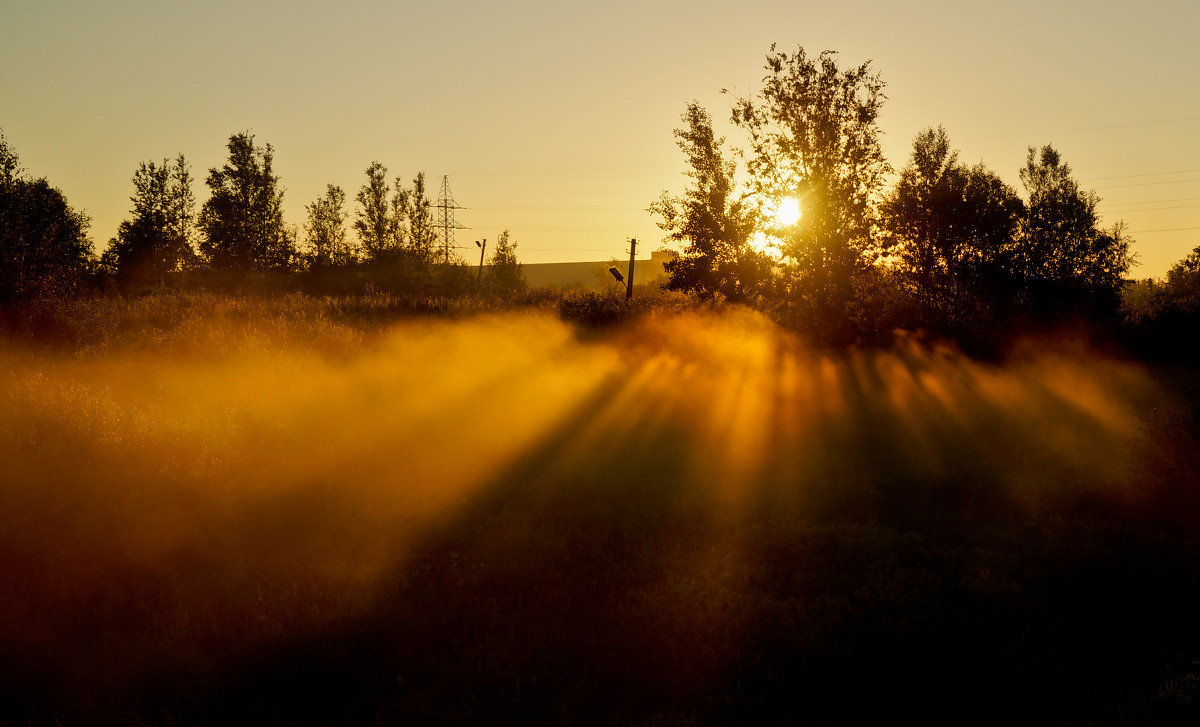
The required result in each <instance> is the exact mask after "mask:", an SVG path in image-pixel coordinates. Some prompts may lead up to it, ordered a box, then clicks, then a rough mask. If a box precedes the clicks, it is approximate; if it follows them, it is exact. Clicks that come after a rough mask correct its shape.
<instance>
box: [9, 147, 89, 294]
mask: <svg viewBox="0 0 1200 727" xmlns="http://www.w3.org/2000/svg"><path fill="white" fill-rule="evenodd" d="M89 225H90V220H89V218H88V216H87V215H86V214H84V213H83V212H79V211H76V210H74V209H72V208H71V206H70V205H69V204H67V199H66V197H65V196H64V195H63V193H62V192H61V191H60V190H58V189H56V188H54V187H52V186H50V183H49V182H48V181H46V179H44V178H42V179H30V178H28V177H27V176H25V174H24V172H23V170H22V169H21V164H20V160H19V158H18V156H17V153H16V150H15V149H13V148H12V147H10V146H9V144H8V141H7V140H6V139H5V137H4V134H3V132H0V303H8V302H13V301H18V300H23V299H28V298H32V297H35V296H39V295H59V294H62V293H65V292H67V291H69V290H70V289H71V288H72V287H73V286H74V285H75V284H76V283H77V281H78V279H79V277H80V275H81V274H82V273H84V272H86V271H87V270H88V268H89V266H90V265H91V264H92V263H93V262H94V256H93V253H92V242H91V240H90V239H89V238H88V234H87V231H88V227H89Z"/></svg>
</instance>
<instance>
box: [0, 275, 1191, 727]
mask: <svg viewBox="0 0 1200 727" xmlns="http://www.w3.org/2000/svg"><path fill="white" fill-rule="evenodd" d="M582 305H583V307H584V309H585V310H590V308H588V306H591V305H595V306H601V305H602V302H596V303H587V302H585V303H583V304H582ZM670 305H671V304H668V307H669V306H670ZM56 315H58V316H59V319H58V320H59V323H58V324H56V325H58V326H59V328H57V329H56V330H59V331H61V332H62V337H61V339H60V341H61V342H62V346H63V349H62V351H63V352H65V353H66V354H67V355H63V353H62V352H60V351H58V350H54V349H52V348H47V347H44V346H42V347H34V348H29V347H27V346H24V345H15V344H6V345H5V347H4V349H3V351H2V352H0V402H2V404H3V405H2V406H0V461H3V462H5V467H4V486H3V488H2V489H0V594H2V595H3V597H2V598H0V654H3V657H2V659H0V685H2V686H0V723H11V724H22V725H25V724H55V723H61V724H68V723H78V724H82V723H92V724H96V723H111V724H137V723H142V724H228V723H244V722H251V721H253V722H257V723H272V724H274V723H281V724H315V723H330V724H363V723H383V724H390V723H402V722H417V723H434V722H436V723H458V724H479V723H498V722H505V723H522V724H527V723H556V724H561V723H584V724H630V723H634V724H652V723H653V724H721V723H738V724H744V723H777V722H787V723H789V724H790V723H796V722H807V723H814V724H853V723H864V722H873V721H879V720H883V719H893V718H896V717H898V716H900V715H907V716H912V717H915V718H918V719H921V720H922V721H925V722H939V723H951V722H953V723H956V724H958V723H964V722H966V723H981V722H982V723H989V722H990V723H1011V722H1013V721H1016V720H1022V721H1038V722H1053V723H1079V724H1085V723H1112V722H1118V721H1123V722H1125V723H1144V724H1150V723H1170V722H1178V721H1180V720H1184V719H1189V718H1192V717H1195V716H1196V701H1195V700H1196V698H1197V696H1198V691H1197V689H1196V677H1197V674H1198V672H1197V668H1196V666H1195V662H1196V660H1197V659H1200V628H1198V627H1197V624H1196V619H1195V613H1197V612H1198V611H1197V608H1198V607H1200V577H1198V576H1200V565H1198V564H1200V557H1198V556H1200V552H1197V551H1198V550H1200V548H1198V546H1197V541H1196V539H1195V532H1196V525H1197V515H1196V512H1197V511H1196V509H1195V507H1194V506H1195V504H1196V496H1195V490H1196V486H1195V483H1196V482H1197V481H1200V461H1198V460H1197V457H1196V452H1197V443H1196V436H1197V434H1198V433H1200V431H1198V430H1197V428H1196V427H1195V426H1194V422H1195V419H1194V416H1195V412H1194V410H1193V409H1192V408H1191V405H1190V402H1189V401H1188V400H1187V399H1186V398H1183V397H1181V396H1179V395H1178V394H1177V392H1176V391H1175V389H1174V388H1172V386H1171V385H1170V383H1169V382H1168V383H1164V381H1163V380H1162V379H1161V378H1160V377H1159V376H1158V375H1157V372H1155V371H1153V370H1148V369H1145V368H1142V367H1140V366H1138V365H1136V364H1132V363H1129V362H1124V361H1120V360H1115V359H1109V358H1103V357H1099V356H1096V355H1094V354H1091V353H1089V352H1088V351H1086V350H1081V349H1073V348H1070V347H1059V348H1056V349H1049V348H1045V347H1041V348H1029V349H1024V350H1023V351H1020V352H1018V353H1016V354H1014V356H1013V357H1012V358H1011V359H1010V360H1009V361H1007V362H1005V363H1004V364H1003V365H987V364H981V363H978V362H975V361H972V360H970V359H968V358H965V357H963V356H961V355H960V354H958V353H957V352H955V351H954V350H953V349H948V348H939V347H937V346H933V345H928V344H923V343H920V342H916V341H912V340H907V339H903V340H898V341H897V342H896V344H895V346H893V347H892V348H891V349H888V350H880V351H872V352H849V353H845V354H831V353H827V352H822V351H818V350H814V349H812V348H810V347H808V346H806V345H805V344H804V343H803V342H802V341H799V340H797V339H795V338H793V337H791V336H790V335H788V334H786V333H784V332H783V331H781V330H779V329H778V328H776V327H775V326H773V325H772V324H770V323H769V322H767V321H765V320H763V319H762V318H760V317H758V316H756V315H754V314H751V313H748V312H737V311H728V312H724V313H719V312H713V311H708V312H705V311H699V312H684V311H671V310H666V309H664V308H663V307H659V308H653V307H650V308H649V309H647V310H643V311H641V313H640V314H639V315H637V316H635V317H634V318H633V319H628V320H623V321H622V322H620V323H615V324H612V325H610V326H608V327H604V326H601V327H600V328H596V327H589V328H588V330H587V333H586V335H581V333H580V330H579V329H578V328H577V327H576V326H574V325H573V324H570V323H565V322H563V320H561V318H560V317H559V315H558V312H557V311H555V310H552V309H549V307H547V308H543V309H538V308H533V309H525V310H517V311H510V312H507V313H503V314H484V313H476V312H473V311H471V310H469V309H468V308H462V309H447V310H442V311H439V314H438V315H434V316H429V315H422V316H415V317H414V316H413V315H412V314H411V309H410V308H409V307H407V304H406V303H403V304H400V303H397V302H396V300H395V299H394V298H390V297H388V296H387V295H383V294H376V295H375V296H374V297H370V296H368V297H357V298H336V297H331V298H315V297H303V296H289V297H286V298H280V299H265V298H254V297H241V296H224V295H212V294H207V293H186V294H171V295H161V296H154V297H147V298H142V299H133V298H131V299H127V300H120V299H112V300H104V301H94V302H93V303H92V304H91V307H90V308H87V309H86V310H84V309H73V310H66V311H59V312H58V313H57V314H56ZM574 318H575V319H576V320H583V319H586V316H583V317H580V316H574Z"/></svg>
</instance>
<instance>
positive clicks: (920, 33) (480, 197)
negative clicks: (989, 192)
mask: <svg viewBox="0 0 1200 727" xmlns="http://www.w3.org/2000/svg"><path fill="white" fill-rule="evenodd" d="M0 34H2V37H3V42H2V43H0V69H3V70H0V128H3V130H4V132H5V135H6V136H7V138H8V141H9V143H10V144H12V145H13V146H14V147H15V148H16V149H17V151H18V153H19V154H20V156H21V161H22V164H23V166H24V167H25V168H26V169H27V170H28V171H29V172H30V173H32V174H34V175H36V176H45V177H47V178H48V179H49V180H50V181H51V182H52V183H53V184H54V185H56V186H58V187H60V188H61V189H62V190H63V191H64V192H65V193H66V195H67V198H68V200H69V201H70V202H71V204H72V205H74V206H75V207H77V208H82V209H84V210H86V211H87V212H88V213H89V214H90V215H91V216H92V219H93V228H92V236H93V239H95V241H96V243H97V247H98V248H99V249H103V247H104V245H105V244H106V241H107V240H108V239H109V238H110V237H112V236H113V235H114V234H115V233H116V228H117V225H118V224H119V223H120V221H121V220H122V219H124V218H125V217H126V216H127V215H128V214H129V208H130V204H129V199H128V198H129V195H130V194H131V193H132V183H131V182H130V178H131V177H132V174H133V171H134V169H135V168H136V167H137V164H138V163H139V162H141V161H145V160H151V159H153V160H161V159H162V158H164V157H173V156H175V155H176V154H178V153H181V152H182V153H183V154H184V155H186V156H187V158H188V160H189V161H190V162H191V164H192V167H193V174H194V176H195V177H196V178H197V180H198V187H197V190H196V192H197V197H198V199H199V200H200V201H201V202H203V201H204V200H205V199H207V197H208V193H207V188H206V187H204V185H203V183H202V180H203V178H204V177H205V175H206V173H207V170H208V169H209V168H210V167H214V166H217V165H220V164H221V163H222V162H223V161H224V159H225V143H226V141H227V140H228V138H229V136H230V134H233V133H236V132H239V131H244V130H249V131H251V132H252V133H253V134H254V135H255V139H256V141H257V142H258V143H259V144H264V143H270V144H272V145H273V146H274V148H275V164H276V170H277V172H278V173H279V174H280V176H281V177H282V182H283V185H284V186H285V187H286V189H287V192H286V194H285V196H284V207H285V212H286V214H287V216H288V218H289V221H290V222H292V223H295V224H299V223H301V222H302V219H303V215H304V205H305V204H307V203H309V202H311V201H312V200H313V199H315V198H316V197H317V196H319V195H320V194H321V193H322V192H323V191H324V188H325V185H326V184H327V183H333V184H338V185H341V186H342V187H343V188H344V189H345V190H346V191H347V196H348V197H350V198H351V199H353V196H354V193H355V191H356V190H357V189H358V187H359V186H360V185H361V184H362V182H363V180H364V179H365V177H364V174H363V170H364V169H365V168H366V167H367V166H368V164H370V162H371V161H372V160H379V161H380V162H382V163H383V164H384V165H386V166H387V167H388V170H389V173H390V175H391V176H393V177H395V176H402V177H404V179H405V180H406V181H408V180H411V178H412V177H413V176H414V175H415V174H416V172H417V171H419V170H423V171H425V173H426V175H427V177H429V185H430V187H431V197H434V198H436V197H437V193H438V191H439V186H440V182H441V178H442V175H449V180H450V184H451V187H452V191H453V194H454V197H455V199H456V200H457V202H458V203H459V204H460V205H462V206H463V207H465V208H466V209H463V210H461V211H459V213H458V220H459V222H460V223H462V224H464V225H466V226H468V227H469V228H470V229H466V230H460V231H459V232H458V234H457V239H458V242H459V244H460V245H465V246H469V247H470V249H469V250H464V251H463V252H464V254H465V256H466V257H467V259H471V258H472V257H473V255H474V249H475V246H474V244H473V240H477V239H480V238H488V239H489V240H494V239H495V237H496V235H497V233H498V232H499V231H500V230H502V229H504V228H506V227H507V228H511V230H512V234H513V238H514V239H515V240H516V241H517V242H518V244H519V247H518V254H519V256H520V258H521V259H522V260H523V261H526V262H541V261H556V260H579V259H607V258H610V257H617V258H622V257H624V256H625V255H626V254H627V253H626V250H627V249H628V247H627V243H626V242H625V240H626V239H627V238H630V237H636V238H638V239H639V241H640V244H641V245H642V248H641V249H642V250H647V251H648V250H649V249H652V248H655V247H658V245H659V241H660V240H661V232H660V231H659V230H658V229H657V227H656V226H655V225H654V220H653V218H651V217H650V216H649V215H648V214H647V213H646V212H645V211H644V210H645V208H646V207H647V205H648V204H649V203H650V202H651V201H653V200H654V199H655V198H656V197H657V196H658V195H659V193H660V192H661V191H662V190H663V189H670V190H671V191H673V192H679V191H682V189H683V185H684V182H685V179H684V177H683V176H682V175H681V172H682V171H683V169H684V166H683V161H682V155H681V154H680V152H679V151H678V149H677V148H676V146H675V144H674V141H673V138H672V135H671V131H672V129H673V128H675V127H676V126H678V125H680V114H681V113H682V112H683V110H684V105H685V103H686V102H687V101H689V100H691V99H698V100H699V101H700V102H701V103H703V104H704V105H706V106H707V107H708V108H709V110H710V111H711V112H712V114H713V117H714V120H715V121H716V122H717V123H716V126H717V128H718V130H719V131H720V130H722V129H726V127H727V119H728V110H729V107H730V104H731V101H732V98H731V96H729V95H722V94H721V93H720V89H722V88H727V89H729V90H730V91H731V92H732V93H733V94H743V95H744V94H747V93H750V92H752V91H753V90H754V89H756V88H758V87H759V84H760V81H761V79H762V77H763V75H764V74H765V71H764V70H763V61H764V59H765V55H766V53H767V52H768V49H769V48H770V45H771V44H772V43H777V44H778V47H779V48H780V49H781V50H788V51H791V50H794V49H795V48H796V47H797V46H804V47H805V48H806V49H807V50H808V51H809V52H810V53H811V54H816V53H819V52H820V51H821V50H824V49H831V50H837V51H839V52H840V54H841V56H840V57H841V63H842V65H843V66H847V65H851V64H858V63H861V62H863V61H866V60H872V61H873V64H874V67H875V68H876V69H877V70H878V71H880V72H881V73H882V76H883V78H884V80H885V81H886V82H887V89H886V93H887V96H888V98H889V101H888V102H887V104H886V105H885V107H884V112H883V115H882V119H881V125H882V128H883V129H884V131H885V132H886V136H885V137H884V148H885V153H886V154H887V155H888V158H889V159H890V160H891V162H892V164H893V165H894V166H896V167H897V168H899V167H901V166H903V165H904V163H905V162H906V159H907V156H908V151H909V148H910V145H911V141H912V138H913V136H914V135H915V134H916V133H917V132H918V131H919V130H920V129H922V128H924V127H926V126H936V125H938V124H941V125H943V126H945V127H946V130H947V131H948V132H949V134H950V138H951V141H952V142H953V144H954V145H955V146H956V147H957V148H958V149H959V150H960V158H961V159H962V160H963V161H966V162H971V163H974V162H978V161H983V162H984V163H986V164H987V165H988V166H989V167H990V168H992V169H993V170H995V171H996V172H998V173H999V174H1000V175H1001V176H1002V177H1004V178H1005V179H1006V180H1008V181H1009V182H1010V183H1011V184H1013V185H1014V186H1017V188H1018V190H1020V187H1019V181H1018V179H1017V169H1018V168H1019V167H1020V165H1021V164H1022V162H1023V160H1024V156H1025V149H1026V147H1027V146H1029V145H1041V144H1045V143H1047V142H1051V143H1053V144H1054V145H1055V146H1056V147H1057V148H1058V149H1059V150H1060V151H1061V152H1062V154H1063V157H1064V159H1065V161H1066V162H1067V163H1068V164H1070V165H1071V167H1072V168H1073V169H1074V170H1075V173H1076V176H1077V177H1078V178H1080V179H1081V180H1083V183H1084V185H1085V186H1088V187H1091V188H1094V189H1095V190H1096V191H1097V192H1098V193H1099V195H1100V196H1101V197H1102V199H1103V203H1102V210H1103V212H1104V214H1105V222H1106V223H1111V222H1113V221H1115V220H1117V219H1122V218H1123V219H1125V220H1126V221H1127V222H1128V223H1129V227H1130V230H1131V231H1132V232H1133V235H1134V237H1135V238H1136V240H1137V243H1136V245H1135V247H1134V249H1135V251H1136V252H1137V253H1138V255H1139V256H1140V258H1141V265H1140V266H1139V267H1138V268H1136V269H1135V271H1134V274H1136V275H1138V276H1147V275H1161V274H1162V273H1164V272H1165V271H1166V269H1167V268H1168V267H1169V266H1170V265H1171V264H1172V263H1173V262H1175V261H1176V260H1178V259H1180V258H1182V257H1183V256H1184V255H1186V254H1187V253H1188V252H1189V251H1190V250H1191V249H1192V248H1193V247H1195V246H1197V245H1198V244H1200V142H1198V139H1200V93H1198V92H1197V88H1200V80H1198V79H1197V71H1198V70H1200V42H1198V41H1197V38H1198V36H1200V4H1198V3H1197V2H1196V1H1195V0H1148V1H1144V2H1140V3H1136V4H1135V3H1131V2H1127V1H1122V2H1109V1H1107V0H1097V1H1094V2H1087V3H1084V2H1077V1H1076V2H1060V1H1056V0H1038V1H1037V2H1028V1H1024V0H1014V1H1011V2H1005V3H986V4H982V3H981V4H975V3H970V2H962V0H957V1H955V2H949V1H947V2H939V1H934V0H914V1H912V2H908V3H897V2H882V1H878V0H861V1H860V2H856V3H844V4H841V3H838V4H835V3H830V2H821V3H817V2H806V1H804V0H787V1H780V2H768V1H759V0H746V1H744V2H741V3H736V4H735V3H730V2H723V3H715V2H708V1H707V0H686V1H685V0H678V1H670V2H663V1H659V0H639V1H638V2H628V1H626V0H610V1H609V2H605V3H589V4H586V5H584V4H575V3H566V2H562V1H561V0H559V1H557V2H549V1H546V0H514V1H513V2H508V3H490V2H489V3H484V2H455V1H453V0H446V1H444V2H426V3H413V2H394V3H392V2H355V1H353V0H349V1H346V2H342V3H336V4H335V3H330V2H309V1H308V0H289V1H287V2H284V1H282V0H280V1H278V2H262V1H253V0H239V1H238V2H225V1H221V0H209V1H208V2H203V3H200V2H171V1H164V0H158V1H156V2H134V1H130V0H110V1H109V2H104V3H99V2H83V1H82V0H71V1H69V2H68V1H60V2H55V1H54V0H33V1H27V0H4V2H3V3H2V4H0ZM725 133H727V134H728V135H729V136H730V139H731V140H734V139H735V137H736V132H735V131H734V130H730V129H726V131H725ZM639 257H640V255H639Z"/></svg>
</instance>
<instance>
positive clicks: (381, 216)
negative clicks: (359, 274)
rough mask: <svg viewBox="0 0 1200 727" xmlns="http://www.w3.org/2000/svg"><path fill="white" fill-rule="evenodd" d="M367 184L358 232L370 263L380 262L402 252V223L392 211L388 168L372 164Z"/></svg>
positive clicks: (360, 199)
mask: <svg viewBox="0 0 1200 727" xmlns="http://www.w3.org/2000/svg"><path fill="white" fill-rule="evenodd" d="M366 174H367V183H366V184H364V185H363V186H362V187H360V188H359V190H358V194H357V195H355V199H356V200H357V201H358V212H357V218H356V219H355V220H354V230H355V232H357V233H358V239H359V242H360V243H361V244H362V250H363V254H364V255H365V256H366V258H367V260H368V261H370V262H380V261H382V260H384V259H386V258H387V257H388V254H389V253H391V252H394V251H395V250H398V249H399V248H400V234H401V227H400V220H399V218H398V217H397V216H396V215H395V212H394V210H389V209H388V193H389V192H390V191H391V190H390V189H389V187H388V182H387V167H385V166H383V165H382V164H380V163H379V162H371V165H370V166H369V167H367V171H366Z"/></svg>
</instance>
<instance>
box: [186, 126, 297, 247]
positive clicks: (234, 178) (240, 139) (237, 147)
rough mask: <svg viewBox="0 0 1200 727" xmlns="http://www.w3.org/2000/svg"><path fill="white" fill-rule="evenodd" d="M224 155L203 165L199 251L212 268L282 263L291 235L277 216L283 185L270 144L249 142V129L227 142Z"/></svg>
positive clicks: (280, 210)
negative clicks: (205, 195) (219, 163)
mask: <svg viewBox="0 0 1200 727" xmlns="http://www.w3.org/2000/svg"><path fill="white" fill-rule="evenodd" d="M227 148H228V149H229V161H227V162H226V163H225V165H224V166H223V167H220V168H213V169H210V170H209V171H208V179H207V180H205V183H206V184H207V185H208V187H209V189H210V190H211V192H212V196H211V197H210V198H209V200H208V201H207V202H205V203H204V207H203V208H202V209H201V212H200V229H201V230H202V231H203V233H204V237H203V239H202V240H201V241H200V251H201V253H203V254H204V256H205V257H206V258H207V259H208V261H209V263H210V264H211V265H212V266H213V267H216V268H233V269H241V270H265V269H286V268H289V267H291V266H292V264H293V261H294V259H295V253H296V251H295V235H294V234H293V231H292V230H291V229H289V228H288V227H287V226H286V225H285V224H284V222H283V188H282V187H280V186H279V177H278V176H276V175H275V173H274V171H273V169H272V162H273V160H274V150H273V149H272V148H271V145H270V144H267V145H266V146H265V147H258V146H255V145H254V135H253V134H251V133H249V132H242V133H240V134H234V135H232V136H230V137H229V143H228V144H227Z"/></svg>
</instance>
